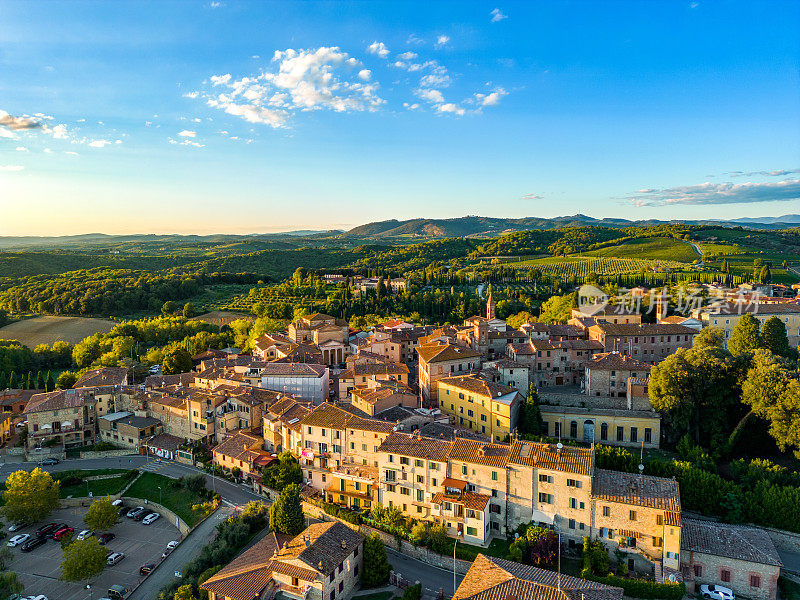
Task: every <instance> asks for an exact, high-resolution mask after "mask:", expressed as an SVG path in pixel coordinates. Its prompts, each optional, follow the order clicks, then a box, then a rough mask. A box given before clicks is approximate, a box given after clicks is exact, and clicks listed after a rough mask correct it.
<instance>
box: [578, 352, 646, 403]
mask: <svg viewBox="0 0 800 600" xmlns="http://www.w3.org/2000/svg"><path fill="white" fill-rule="evenodd" d="M651 368H652V365H650V364H648V363H645V362H642V361H640V360H637V359H635V358H633V357H632V356H628V355H627V354H621V353H619V352H603V353H599V354H595V355H594V356H593V357H592V359H591V360H590V361H589V362H587V363H586V367H585V376H584V392H585V393H586V394H587V395H588V396H605V397H619V398H624V397H626V396H627V393H628V378H629V377H634V378H636V377H648V376H649V375H650V369H651Z"/></svg>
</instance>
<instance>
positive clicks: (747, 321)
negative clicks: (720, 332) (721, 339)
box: [728, 313, 761, 356]
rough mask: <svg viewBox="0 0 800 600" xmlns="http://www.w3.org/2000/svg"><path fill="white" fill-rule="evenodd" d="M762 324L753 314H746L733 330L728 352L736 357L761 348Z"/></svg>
mask: <svg viewBox="0 0 800 600" xmlns="http://www.w3.org/2000/svg"><path fill="white" fill-rule="evenodd" d="M759 328H760V324H759V322H758V319H756V318H755V317H754V316H753V315H752V314H751V313H744V314H743V315H742V316H741V317H739V322H738V323H736V327H734V328H733V333H731V338H730V339H729V340H728V350H730V353H731V354H733V355H734V356H740V355H742V354H747V353H750V352H752V351H753V350H755V349H756V348H760V347H761V333H760V332H759Z"/></svg>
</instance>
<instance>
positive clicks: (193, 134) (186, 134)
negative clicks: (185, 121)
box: [178, 129, 197, 138]
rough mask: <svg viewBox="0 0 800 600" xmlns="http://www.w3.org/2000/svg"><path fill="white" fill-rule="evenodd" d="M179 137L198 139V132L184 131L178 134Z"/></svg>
mask: <svg viewBox="0 0 800 600" xmlns="http://www.w3.org/2000/svg"><path fill="white" fill-rule="evenodd" d="M178 135H179V136H181V137H191V138H193V137H197V132H196V131H189V130H188V129H184V130H183V131H180V132H178Z"/></svg>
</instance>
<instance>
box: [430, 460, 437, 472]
mask: <svg viewBox="0 0 800 600" xmlns="http://www.w3.org/2000/svg"><path fill="white" fill-rule="evenodd" d="M428 468H429V469H430V470H431V471H438V470H439V465H438V464H437V463H434V462H429V463H428Z"/></svg>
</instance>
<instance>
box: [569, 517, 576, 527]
mask: <svg viewBox="0 0 800 600" xmlns="http://www.w3.org/2000/svg"><path fill="white" fill-rule="evenodd" d="M569 528H570V529H575V519H570V520H569Z"/></svg>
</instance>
